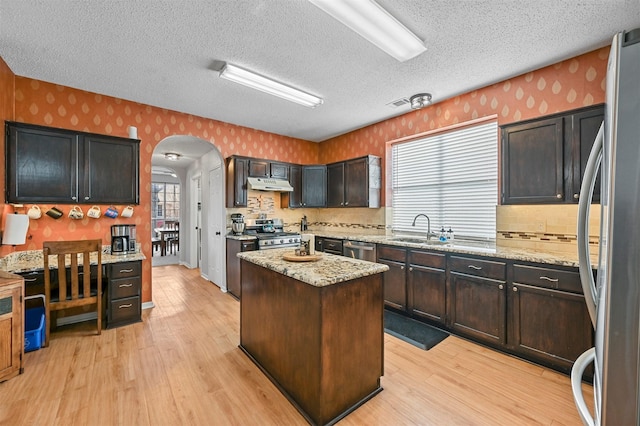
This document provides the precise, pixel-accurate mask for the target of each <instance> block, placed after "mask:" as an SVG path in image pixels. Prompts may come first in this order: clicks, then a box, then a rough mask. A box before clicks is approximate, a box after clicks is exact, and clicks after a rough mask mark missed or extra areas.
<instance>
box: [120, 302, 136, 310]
mask: <svg viewBox="0 0 640 426" xmlns="http://www.w3.org/2000/svg"><path fill="white" fill-rule="evenodd" d="M132 306H133V305H132V304H131V303H127V304H126V305H120V306H118V309H122V308H125V309H126V308H130V307H132Z"/></svg>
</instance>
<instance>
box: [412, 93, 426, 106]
mask: <svg viewBox="0 0 640 426" xmlns="http://www.w3.org/2000/svg"><path fill="white" fill-rule="evenodd" d="M409 102H411V108H412V109H420V108H424V107H426V106H427V105H431V93H418V94H417V95H413V96H412V97H410V98H409Z"/></svg>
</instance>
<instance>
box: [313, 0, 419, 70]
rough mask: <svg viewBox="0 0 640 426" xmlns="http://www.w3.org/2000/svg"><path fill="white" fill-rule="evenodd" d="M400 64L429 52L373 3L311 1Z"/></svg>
mask: <svg viewBox="0 0 640 426" xmlns="http://www.w3.org/2000/svg"><path fill="white" fill-rule="evenodd" d="M309 1H310V2H311V3H313V4H314V5H316V6H317V7H319V8H320V9H322V10H323V11H325V12H326V13H328V14H329V15H331V16H333V17H334V18H335V19H337V20H338V21H340V22H342V23H343V24H344V25H346V26H347V27H349V28H351V29H352V30H353V31H355V32H357V33H358V34H360V35H361V36H362V37H364V38H365V39H367V40H369V41H370V42H371V43H373V44H375V45H376V46H378V47H379V48H380V49H382V50H384V51H385V52H387V53H388V54H389V55H391V56H393V57H394V58H396V59H397V60H398V61H400V62H404V61H407V60H409V59H411V58H415V57H416V56H418V55H419V54H421V53H422V52H424V51H425V50H427V48H426V47H425V45H424V42H423V41H422V40H420V39H419V38H418V37H417V36H416V35H415V34H414V33H412V32H411V31H409V29H407V27H405V26H404V25H402V24H401V23H400V21H398V20H397V19H396V18H394V17H393V16H391V15H390V14H389V12H387V11H386V10H384V9H383V8H382V7H381V6H380V5H379V4H378V3H376V2H375V1H373V0H339V1H338V0H309Z"/></svg>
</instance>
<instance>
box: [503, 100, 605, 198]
mask: <svg viewBox="0 0 640 426" xmlns="http://www.w3.org/2000/svg"><path fill="white" fill-rule="evenodd" d="M603 118H604V106H603V105H597V106H593V107H587V108H581V109H578V110H573V111H569V112H564V113H561V114H554V115H550V116H545V117H542V118H539V119H535V120H528V121H524V122H519V123H513V124H509V125H506V126H502V127H501V129H502V130H501V131H502V196H501V199H502V204H533V203H548V204H551V203H573V202H577V201H578V197H579V193H580V184H581V182H582V177H583V175H584V166H585V165H586V162H587V158H588V155H589V151H590V150H591V147H592V146H593V142H594V140H595V137H596V134H597V132H598V128H599V127H600V123H601V122H602V120H603ZM594 201H596V202H597V201H599V186H597V187H596V193H595V194H594Z"/></svg>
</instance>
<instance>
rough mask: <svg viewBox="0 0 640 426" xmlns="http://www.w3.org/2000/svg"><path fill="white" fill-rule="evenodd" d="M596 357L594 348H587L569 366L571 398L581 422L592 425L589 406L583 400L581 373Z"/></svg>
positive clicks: (588, 425) (593, 422)
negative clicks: (571, 365)
mask: <svg viewBox="0 0 640 426" xmlns="http://www.w3.org/2000/svg"><path fill="white" fill-rule="evenodd" d="M595 358H596V348H591V349H587V350H586V351H585V352H584V353H583V354H582V355H580V356H579V357H578V359H576V362H574V363H573V367H572V368H571V391H572V392H573V399H574V401H575V403H576V407H577V408H578V413H579V414H580V418H581V419H582V423H584V424H585V425H587V426H594V424H595V421H594V420H593V416H592V415H591V412H589V407H587V403H586V401H585V400H584V394H583V393H582V375H583V374H584V370H585V369H586V368H587V367H588V366H589V364H591V363H592V362H593V361H594V360H595Z"/></svg>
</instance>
